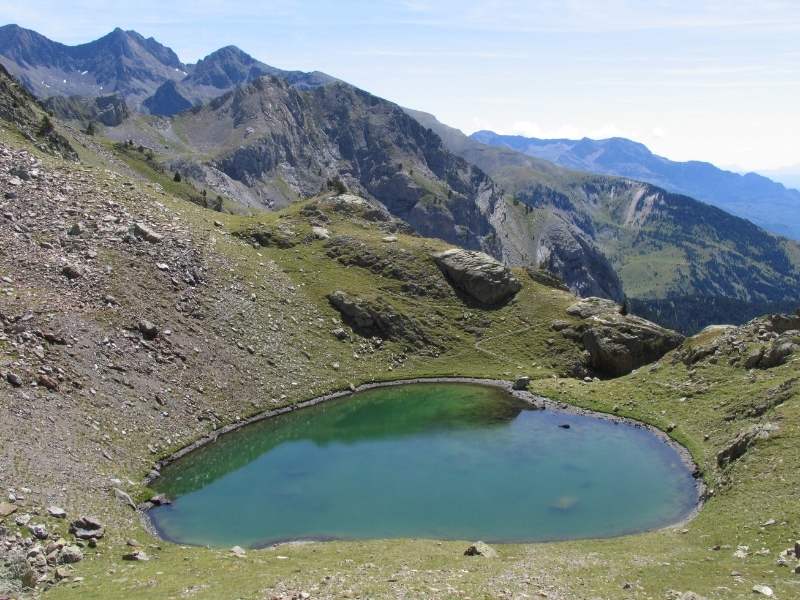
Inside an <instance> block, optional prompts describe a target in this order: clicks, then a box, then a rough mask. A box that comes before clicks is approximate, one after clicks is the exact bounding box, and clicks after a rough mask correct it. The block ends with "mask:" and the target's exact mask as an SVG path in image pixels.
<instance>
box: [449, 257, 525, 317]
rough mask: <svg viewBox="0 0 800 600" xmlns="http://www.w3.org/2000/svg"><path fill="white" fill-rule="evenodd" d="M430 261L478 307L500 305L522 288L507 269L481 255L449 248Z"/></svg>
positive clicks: (490, 258)
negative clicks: (479, 305)
mask: <svg viewBox="0 0 800 600" xmlns="http://www.w3.org/2000/svg"><path fill="white" fill-rule="evenodd" d="M433 260H434V261H435V262H436V264H437V265H438V266H439V268H440V269H441V270H442V272H443V273H444V274H445V276H446V277H447V279H448V280H449V281H450V282H451V283H452V284H453V285H454V286H455V287H456V288H458V289H459V290H461V291H462V292H464V293H465V294H467V295H468V296H470V297H472V298H474V299H475V300H477V301H478V302H480V303H481V304H485V305H489V306H491V305H495V304H500V303H502V302H505V301H507V300H508V299H509V298H511V297H512V296H513V295H514V294H516V293H517V292H518V291H519V290H520V288H522V284H520V282H519V281H518V280H517V278H516V277H514V275H513V274H512V273H511V270H510V269H509V268H508V267H505V266H503V265H502V264H500V263H499V262H497V261H496V260H495V259H493V258H492V257H491V256H489V255H488V254H484V253H483V252H476V251H473V250H461V249H457V248H453V249H451V250H445V251H444V252H439V253H437V254H434V255H433Z"/></svg>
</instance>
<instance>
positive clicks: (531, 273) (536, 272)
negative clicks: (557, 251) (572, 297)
mask: <svg viewBox="0 0 800 600" xmlns="http://www.w3.org/2000/svg"><path fill="white" fill-rule="evenodd" d="M525 271H526V272H527V273H528V277H530V278H531V279H532V280H533V281H535V282H536V283H540V284H541V285H545V286H547V287H550V288H553V289H556V290H561V291H562V292H568V291H569V288H568V287H567V285H566V284H565V283H564V282H563V281H561V279H560V278H559V277H558V276H557V275H556V274H554V273H551V272H550V271H548V270H547V269H535V268H533V267H527V268H526V269H525Z"/></svg>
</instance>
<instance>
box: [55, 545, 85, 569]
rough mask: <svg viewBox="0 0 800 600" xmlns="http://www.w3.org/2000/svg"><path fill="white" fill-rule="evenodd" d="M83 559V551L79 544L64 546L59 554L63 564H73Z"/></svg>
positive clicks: (59, 560) (59, 559)
mask: <svg viewBox="0 0 800 600" xmlns="http://www.w3.org/2000/svg"><path fill="white" fill-rule="evenodd" d="M82 560H83V552H82V551H81V549H80V548H78V546H64V547H63V548H62V549H61V552H60V553H59V555H58V562H60V563H61V564H65V565H68V564H72V563H76V562H80V561H82Z"/></svg>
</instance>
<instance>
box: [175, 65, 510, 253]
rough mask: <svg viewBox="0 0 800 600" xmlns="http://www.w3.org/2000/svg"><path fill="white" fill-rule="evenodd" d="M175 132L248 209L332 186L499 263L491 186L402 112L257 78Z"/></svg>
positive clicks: (344, 90)
mask: <svg viewBox="0 0 800 600" xmlns="http://www.w3.org/2000/svg"><path fill="white" fill-rule="evenodd" d="M175 129H176V131H179V132H180V134H181V135H182V137H183V139H185V140H187V141H188V143H189V144H190V145H191V146H192V147H193V148H195V149H202V150H203V151H204V152H208V153H210V154H211V159H210V160H208V161H207V162H206V163H205V164H204V168H205V169H206V170H207V171H208V170H212V171H215V172H217V173H222V174H223V175H224V177H225V178H228V179H230V180H233V181H235V182H237V183H239V184H243V185H244V187H245V188H246V189H247V190H248V192H247V193H248V194H249V195H250V198H247V200H248V201H252V198H253V197H255V198H256V199H257V201H259V202H260V203H261V204H262V205H266V206H270V207H278V206H282V205H286V204H287V203H289V202H291V201H292V200H294V199H296V198H297V197H300V196H309V195H312V194H314V193H317V192H318V191H319V190H320V189H321V188H325V187H326V186H328V185H329V184H330V183H331V182H339V181H340V182H341V183H342V184H343V186H344V187H346V188H347V189H350V190H352V191H353V192H355V193H358V194H360V195H363V196H366V197H369V198H374V199H377V200H379V201H380V202H381V203H383V204H384V205H385V206H386V208H387V209H388V210H389V211H390V212H391V213H392V214H393V215H394V216H396V217H399V218H401V219H403V220H404V221H406V222H407V223H409V224H410V225H411V226H412V227H413V228H414V229H415V230H416V231H417V232H419V233H420V234H422V235H426V236H432V237H440V238H443V239H445V240H447V241H450V242H452V243H454V244H458V245H460V246H463V247H467V248H473V249H483V250H485V251H488V252H490V253H491V254H494V255H498V254H499V247H498V245H497V244H496V242H495V235H494V228H493V227H492V225H491V223H490V222H489V214H490V213H491V211H492V210H493V207H494V206H495V205H496V204H497V202H498V201H499V200H500V196H499V193H498V190H497V188H496V187H495V185H494V183H493V182H492V181H491V179H489V177H487V176H486V175H485V174H484V173H483V172H482V171H480V170H479V169H477V168H475V167H474V166H472V165H470V164H469V163H467V162H466V161H464V160H463V159H461V158H459V157H457V156H455V155H453V154H451V153H450V152H448V151H447V150H446V149H445V148H444V146H443V145H442V142H441V140H440V139H439V137H438V136H437V135H436V134H435V133H433V132H432V131H429V130H428V129H426V128H424V127H422V126H421V125H420V124H419V123H417V122H416V121H415V120H413V119H412V118H410V117H409V116H408V115H406V114H405V113H404V112H403V110H402V109H401V108H400V107H398V106H396V105H394V104H392V103H390V102H387V101H385V100H382V99H380V98H377V97H375V96H372V95H371V94H368V93H367V92H364V91H361V90H358V89H356V88H354V87H352V86H348V85H346V84H341V83H334V84H330V85H326V86H323V87H318V88H315V89H313V90H301V89H297V88H296V87H293V86H292V85H290V84H289V83H288V82H286V81H283V80H279V79H275V78H262V79H258V80H256V81H254V82H252V83H251V84H248V85H246V86H242V87H240V88H237V89H236V90H235V91H234V92H231V93H229V94H226V95H225V96H222V97H220V98H218V99H217V100H214V101H212V102H210V103H209V104H208V105H207V106H204V107H203V108H202V109H201V110H197V111H190V112H188V113H184V114H182V115H180V116H178V117H177V118H176V121H175ZM209 179H211V178H210V177H209Z"/></svg>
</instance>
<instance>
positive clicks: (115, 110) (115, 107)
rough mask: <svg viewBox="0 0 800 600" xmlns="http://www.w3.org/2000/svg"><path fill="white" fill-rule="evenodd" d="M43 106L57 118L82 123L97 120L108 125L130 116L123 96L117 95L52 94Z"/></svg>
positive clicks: (117, 123)
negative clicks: (94, 96) (68, 95)
mask: <svg viewBox="0 0 800 600" xmlns="http://www.w3.org/2000/svg"><path fill="white" fill-rule="evenodd" d="M44 106H45V108H47V109H48V110H50V111H52V112H53V114H55V115H56V116H57V117H58V118H59V119H65V120H67V121H81V122H83V123H89V122H91V121H97V122H98V123H102V124H103V125H107V126H109V127H114V126H115V125H119V124H121V123H122V122H123V121H124V120H125V119H127V118H128V117H129V116H130V112H129V111H128V105H127V104H125V100H124V98H122V97H121V96H117V95H111V96H98V97H97V98H91V97H85V96H70V97H65V96H53V97H52V98H48V99H47V100H46V101H45V102H44Z"/></svg>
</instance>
